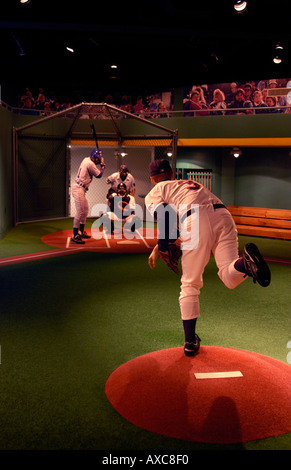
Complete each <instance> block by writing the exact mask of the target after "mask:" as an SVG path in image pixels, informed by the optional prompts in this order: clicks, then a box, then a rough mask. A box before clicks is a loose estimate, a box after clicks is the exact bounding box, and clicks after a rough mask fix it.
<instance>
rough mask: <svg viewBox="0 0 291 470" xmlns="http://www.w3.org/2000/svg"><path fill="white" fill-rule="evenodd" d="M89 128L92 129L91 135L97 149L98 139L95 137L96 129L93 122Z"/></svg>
mask: <svg viewBox="0 0 291 470" xmlns="http://www.w3.org/2000/svg"><path fill="white" fill-rule="evenodd" d="M91 129H92V134H93V137H94V139H95V144H96V148H97V149H99V145H98V139H97V134H96V130H95V126H94V124H91Z"/></svg>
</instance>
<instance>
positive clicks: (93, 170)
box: [76, 157, 103, 190]
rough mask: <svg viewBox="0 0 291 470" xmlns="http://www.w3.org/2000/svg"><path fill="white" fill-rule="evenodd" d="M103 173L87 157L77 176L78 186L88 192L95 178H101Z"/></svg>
mask: <svg viewBox="0 0 291 470" xmlns="http://www.w3.org/2000/svg"><path fill="white" fill-rule="evenodd" d="M102 173H103V171H102V170H99V169H98V168H97V166H96V165H95V163H94V162H93V161H92V160H91V158H90V157H85V158H84V160H83V161H82V163H81V165H80V168H79V170H78V173H77V176H76V184H77V185H79V186H82V187H83V188H85V189H86V190H88V188H89V186H90V183H91V181H92V179H93V176H95V177H96V178H100V175H102Z"/></svg>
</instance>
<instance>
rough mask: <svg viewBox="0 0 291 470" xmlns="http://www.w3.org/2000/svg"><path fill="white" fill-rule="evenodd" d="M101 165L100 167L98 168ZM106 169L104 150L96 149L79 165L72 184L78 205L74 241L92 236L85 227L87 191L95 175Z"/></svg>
mask: <svg viewBox="0 0 291 470" xmlns="http://www.w3.org/2000/svg"><path fill="white" fill-rule="evenodd" d="M97 165H100V169H99V168H97ZM104 170H105V163H104V158H103V154H102V150H100V149H95V150H93V151H92V152H91V154H90V157H85V158H84V159H83V161H82V163H81V165H80V167H79V170H78V173H77V177H76V180H75V184H74V185H73V186H72V195H73V198H74V201H75V206H76V215H75V217H74V222H73V236H72V238H71V241H72V243H77V244H84V243H85V242H84V240H83V239H86V238H91V237H90V235H88V234H87V233H86V232H85V230H84V228H85V224H86V220H87V216H88V211H89V206H88V200H87V198H86V192H87V191H88V189H89V186H90V184H91V181H92V179H93V177H94V176H95V177H96V178H101V177H102V175H103V172H104Z"/></svg>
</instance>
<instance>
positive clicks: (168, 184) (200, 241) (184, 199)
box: [145, 180, 245, 320]
mask: <svg viewBox="0 0 291 470" xmlns="http://www.w3.org/2000/svg"><path fill="white" fill-rule="evenodd" d="M145 203H146V206H147V209H148V210H149V212H150V213H151V214H152V215H154V212H155V210H156V208H157V207H158V206H159V205H160V204H171V205H174V206H175V208H176V211H177V213H179V216H181V214H182V213H184V214H185V213H187V212H188V210H189V209H190V208H191V206H193V205H197V207H198V210H195V211H194V212H193V213H192V214H191V215H189V216H188V217H187V218H186V219H185V220H186V225H187V226H188V227H189V225H191V223H192V222H193V225H194V228H196V233H195V236H196V235H197V240H195V244H194V246H193V247H192V248H190V249H189V248H188V247H187V248H186V249H184V250H183V247H182V245H181V248H182V261H181V262H182V277H181V290H180V296H179V303H180V311H181V317H182V319H183V320H190V319H192V318H197V317H199V315H200V308H199V294H200V289H201V288H202V286H203V272H204V269H205V266H206V265H207V263H208V261H209V259H210V256H211V255H213V256H214V258H215V261H216V265H217V267H218V276H219V277H220V279H221V280H222V282H223V283H224V284H225V285H226V286H227V287H228V288H230V289H233V288H234V287H236V286H237V285H239V284H240V283H241V282H243V281H244V279H245V277H244V274H243V273H240V272H238V271H237V270H236V269H235V268H234V264H235V262H236V260H237V259H238V257H239V254H238V239H237V230H236V227H235V224H234V221H233V219H232V216H231V214H230V212H229V211H228V210H227V209H226V208H225V207H223V206H222V202H221V200H220V199H219V198H218V197H216V196H215V195H214V194H213V193H211V192H210V191H209V190H208V189H207V188H205V187H204V186H202V185H201V184H199V183H196V182H194V181H184V180H167V181H162V182H160V183H158V184H156V185H155V186H154V187H153V189H152V190H151V191H150V192H149V193H148V195H147V196H146V198H145ZM216 204H218V205H219V206H216V207H215V205H216ZM181 206H183V212H182V211H181V212H180V207H181ZM180 220H181V219H180ZM182 225H183V224H182ZM194 232H195V230H194ZM188 233H189V232H188ZM191 233H192V232H191ZM196 241H197V243H196ZM188 246H189V245H188Z"/></svg>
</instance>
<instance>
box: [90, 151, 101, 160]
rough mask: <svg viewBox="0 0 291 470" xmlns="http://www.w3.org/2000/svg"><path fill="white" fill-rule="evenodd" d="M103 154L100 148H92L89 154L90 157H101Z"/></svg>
mask: <svg viewBox="0 0 291 470" xmlns="http://www.w3.org/2000/svg"><path fill="white" fill-rule="evenodd" d="M102 156H103V153H102V150H100V149H94V150H93V151H92V152H91V154H90V157H91V158H99V159H100V158H101V157H102Z"/></svg>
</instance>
